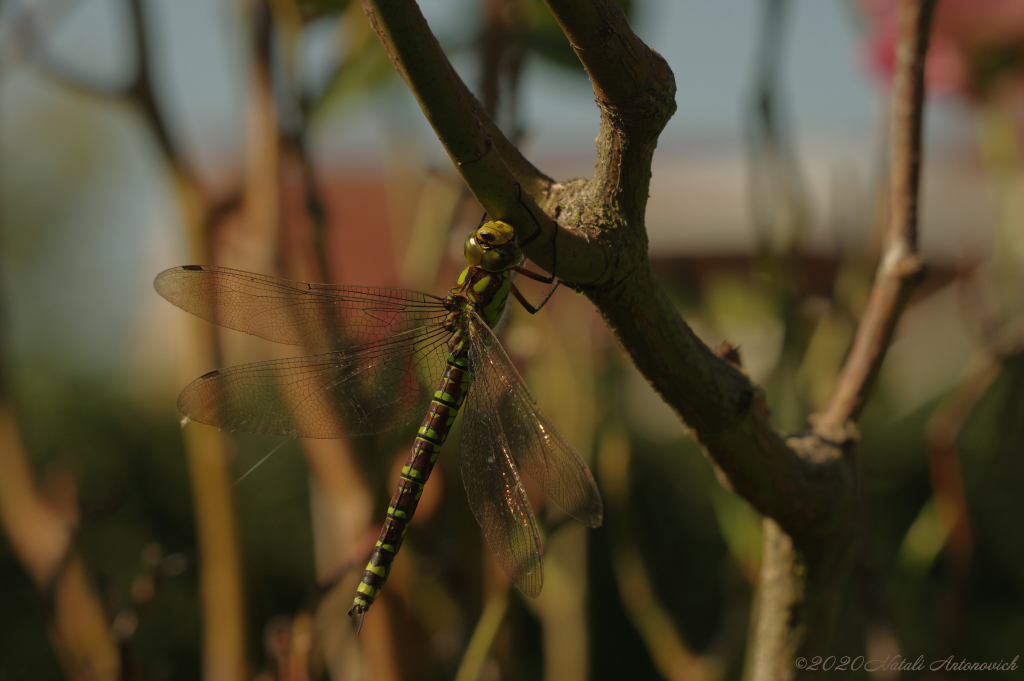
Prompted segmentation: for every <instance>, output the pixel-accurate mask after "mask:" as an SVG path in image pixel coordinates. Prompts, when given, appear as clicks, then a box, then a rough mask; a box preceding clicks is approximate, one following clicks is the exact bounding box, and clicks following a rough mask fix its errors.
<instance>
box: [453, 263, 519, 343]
mask: <svg viewBox="0 0 1024 681" xmlns="http://www.w3.org/2000/svg"><path fill="white" fill-rule="evenodd" d="M509 272H510V271H509V270H505V271H502V272H488V271H487V270H485V269H483V268H481V267H477V266H475V265H470V266H469V267H467V268H466V269H464V270H462V273H461V274H459V278H458V279H456V280H455V285H454V286H452V288H451V290H450V291H449V292H448V296H447V297H446V298H445V305H446V307H448V309H449V310H450V311H451V314H449V316H448V320H447V321H446V323H447V324H448V325H449V326H458V325H459V319H461V318H464V317H465V316H466V314H467V313H468V312H476V313H477V314H478V315H480V317H481V319H483V320H484V322H485V323H486V324H487V326H490V327H492V328H493V327H494V326H495V325H496V324H497V323H498V322H499V321H501V317H502V315H503V314H504V313H505V304H506V303H507V302H508V294H509V291H511V289H512V279H511V277H510V276H509Z"/></svg>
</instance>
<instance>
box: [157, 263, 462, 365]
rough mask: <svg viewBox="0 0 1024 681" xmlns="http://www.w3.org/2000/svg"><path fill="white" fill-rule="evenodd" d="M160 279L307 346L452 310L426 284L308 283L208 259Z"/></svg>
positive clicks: (179, 298) (214, 315)
mask: <svg viewBox="0 0 1024 681" xmlns="http://www.w3.org/2000/svg"><path fill="white" fill-rule="evenodd" d="M153 286H154V287H155V288H156V290H157V293H159V294H160V295H162V296H163V297H164V298H166V299H167V300H168V301H170V302H171V303H173V304H175V305H177V306H178V307H180V308H181V309H183V310H185V311H186V312H190V313H192V314H194V315H196V316H197V317H202V318H203V319H206V320H208V321H211V322H213V323H215V324H219V325H220V326H225V327H227V328H229V329H236V330H238V331H244V332H245V333H249V334H252V335H254V336H259V337H261V338H266V339H267V340H271V341H275V342H277V343H286V344H288V345H301V346H304V347H307V348H325V349H332V350H337V349H348V348H354V347H358V346H360V345H363V344H366V343H373V342H375V341H381V340H384V339H386V338H389V337H391V336H393V335H395V334H398V333H402V332H404V331H408V330H410V329H413V328H416V327H419V326H424V325H430V324H431V323H435V322H438V321H440V320H441V319H443V318H444V317H445V315H446V314H447V310H446V309H445V307H444V301H443V300H442V299H440V298H437V297H435V296H431V295H428V294H426V293H420V292H418V291H405V290H401V289H389V288H371V287H362V286H335V285H332V284H308V283H305V282H300V281H289V280H287V279H278V278H277V277H270V276H266V275H263V274H255V273H252V272H242V271H240V270H232V269H228V268H226V267H212V266H207V265H187V266H185V267H172V268H171V269H169V270H165V271H163V272H161V273H160V274H159V275H157V277H156V280H155V281H154V282H153Z"/></svg>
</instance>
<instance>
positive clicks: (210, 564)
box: [170, 159, 246, 681]
mask: <svg viewBox="0 0 1024 681" xmlns="http://www.w3.org/2000/svg"><path fill="white" fill-rule="evenodd" d="M170 160H171V162H172V163H174V161H173V159H170ZM174 167H175V168H177V165H176V164H175V165H174ZM177 178H178V182H177V183H176V186H177V189H178V196H179V201H180V204H181V206H182V213H183V214H184V216H185V220H186V224H187V225H188V236H189V241H190V245H191V250H192V253H193V257H194V258H195V261H196V262H207V258H209V257H210V255H209V253H210V251H211V250H212V246H211V244H210V243H209V241H208V240H209V236H210V234H211V233H210V232H208V231H207V230H206V229H205V227H206V226H207V224H208V223H209V222H210V215H211V212H212V211H211V210H210V209H209V208H208V206H207V204H205V203H204V202H202V201H201V200H200V199H199V198H198V196H197V194H196V192H195V190H194V188H193V186H192V185H191V183H190V182H188V180H187V179H186V178H185V177H184V176H183V175H181V174H179V175H178V176H177ZM185 323H187V324H190V325H191V338H192V340H191V343H190V344H189V347H188V348H186V349H185V356H184V357H183V361H182V362H181V376H182V384H183V385H184V383H185V382H186V381H190V380H192V379H193V378H195V376H197V375H199V374H201V373H203V372H205V371H209V368H210V367H211V366H216V365H217V364H219V355H220V352H219V347H218V343H217V336H216V331H215V330H213V329H210V328H209V326H208V325H207V324H206V323H205V322H203V321H202V320H198V319H191V318H190V319H188V320H187V321H186V322H185ZM226 437H227V436H226V435H224V434H222V433H221V432H220V431H219V430H216V429H213V428H209V427H207V426H202V425H199V424H193V425H190V426H186V427H185V429H184V442H185V452H186V457H187V461H188V469H189V478H190V480H191V486H192V493H193V504H194V507H195V515H196V532H197V535H198V542H199V546H198V553H199V562H198V571H199V586H200V602H201V608H202V617H203V677H204V678H205V679H207V680H208V681H221V680H222V679H223V680H225V681H241V680H242V679H244V678H245V668H246V665H245V633H244V632H245V625H244V615H243V609H244V608H243V597H242V569H241V564H240V559H239V555H238V547H237V543H236V542H237V531H236V529H235V519H234V509H233V508H232V505H231V484H230V480H229V478H228V470H229V468H228V449H227V442H226Z"/></svg>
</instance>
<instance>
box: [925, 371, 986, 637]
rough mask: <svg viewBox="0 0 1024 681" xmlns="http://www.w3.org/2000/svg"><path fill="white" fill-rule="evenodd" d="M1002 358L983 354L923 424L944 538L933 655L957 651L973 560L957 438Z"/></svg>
mask: <svg viewBox="0 0 1024 681" xmlns="http://www.w3.org/2000/svg"><path fill="white" fill-rule="evenodd" d="M1002 367H1003V362H1002V358H999V357H996V356H994V355H991V354H989V353H985V354H984V355H982V356H981V357H979V358H978V359H977V360H976V361H975V362H973V363H972V364H971V365H970V366H969V367H968V370H967V371H966V372H965V375H964V376H963V378H961V380H960V382H959V383H958V384H957V385H956V386H955V387H954V388H953V390H952V392H950V393H949V394H948V395H947V396H946V397H945V398H944V399H943V400H942V402H940V403H939V406H938V407H937V408H936V409H935V411H934V412H933V413H932V416H931V418H930V419H928V425H927V427H926V429H925V432H926V436H927V444H928V472H929V474H930V476H931V483H932V495H933V498H934V499H935V510H936V512H937V515H938V519H939V522H940V523H941V525H942V529H943V532H944V536H945V543H944V544H943V554H944V556H945V559H946V570H947V571H948V572H947V578H946V580H945V582H944V587H943V590H944V593H943V594H942V595H941V596H940V599H939V605H938V608H939V612H937V613H936V623H937V625H938V628H939V631H938V637H937V645H936V647H935V651H936V652H940V651H944V650H949V651H954V650H957V649H958V646H957V640H958V639H959V634H960V631H961V629H962V626H963V618H964V613H965V610H966V599H967V597H968V594H967V588H968V586H969V582H970V572H971V563H972V559H973V555H974V538H973V534H972V532H971V522H970V515H969V512H968V508H967V494H966V491H965V489H964V480H963V467H962V464H961V456H960V444H959V439H960V434H961V433H962V432H963V429H964V426H965V425H966V424H967V421H968V419H969V418H970V416H971V414H973V413H974V409H975V407H976V406H977V405H978V403H979V402H980V401H981V398H982V397H984V396H985V393H986V392H987V391H988V389H989V387H990V386H991V385H992V383H993V382H994V381H995V380H996V378H998V376H999V373H1000V371H1001V370H1002Z"/></svg>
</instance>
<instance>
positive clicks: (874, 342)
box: [812, 0, 936, 442]
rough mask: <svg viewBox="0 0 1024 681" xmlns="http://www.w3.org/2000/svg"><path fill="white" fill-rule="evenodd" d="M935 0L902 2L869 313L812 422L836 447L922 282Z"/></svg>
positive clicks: (861, 405) (849, 433) (848, 435)
mask: <svg viewBox="0 0 1024 681" xmlns="http://www.w3.org/2000/svg"><path fill="white" fill-rule="evenodd" d="M935 4H936V0H900V3H899V22H900V29H899V43H898V46H897V51H896V71H895V73H894V75H893V82H892V100H891V103H890V109H889V126H890V132H889V135H890V142H889V145H890V146H889V150H890V151H889V173H890V176H889V226H888V229H887V230H886V235H885V245H884V248H883V251H882V259H881V262H879V264H878V271H877V272H876V274H875V283H874V285H873V286H872V288H871V295H870V297H869V299H868V305H867V308H866V309H865V310H864V315H863V316H862V317H861V321H860V324H859V325H858V327H857V333H856V335H855V336H854V339H853V345H852V347H851V349H850V354H849V355H848V356H847V358H846V363H845V364H844V365H843V368H842V371H841V372H840V374H839V379H838V382H837V384H836V390H835V392H834V393H833V394H832V399H831V400H830V401H829V404H828V406H827V407H826V408H825V411H823V412H821V413H820V414H816V415H815V416H813V417H812V424H813V425H814V430H815V432H816V433H818V434H819V435H821V436H822V437H824V438H827V439H830V440H832V441H835V442H843V441H846V440H848V439H850V438H851V437H852V430H851V428H850V426H849V425H848V424H850V423H851V422H853V421H856V420H857V418H858V417H859V416H860V412H861V410H862V409H863V408H864V402H865V400H866V399H867V397H868V395H869V394H870V393H871V389H872V388H873V387H874V384H875V379H876V378H877V376H878V370H879V369H880V368H881V366H882V361H883V360H884V359H885V352H886V350H887V349H888V347H889V342H890V340H892V334H893V331H894V330H895V328H896V322H898V321H899V318H900V315H901V314H902V312H903V308H904V307H905V306H906V304H907V300H908V299H909V298H910V294H911V293H912V292H913V290H914V288H915V287H916V286H917V284H918V283H919V282H920V281H921V279H922V278H923V277H924V272H925V270H924V264H923V263H922V261H921V258H920V255H919V253H918V248H917V217H918V214H917V213H918V211H917V205H918V185H919V184H920V178H921V130H922V120H923V108H924V66H925V54H926V52H927V50H928V36H929V33H930V28H931V20H932V15H933V14H934V10H935Z"/></svg>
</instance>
